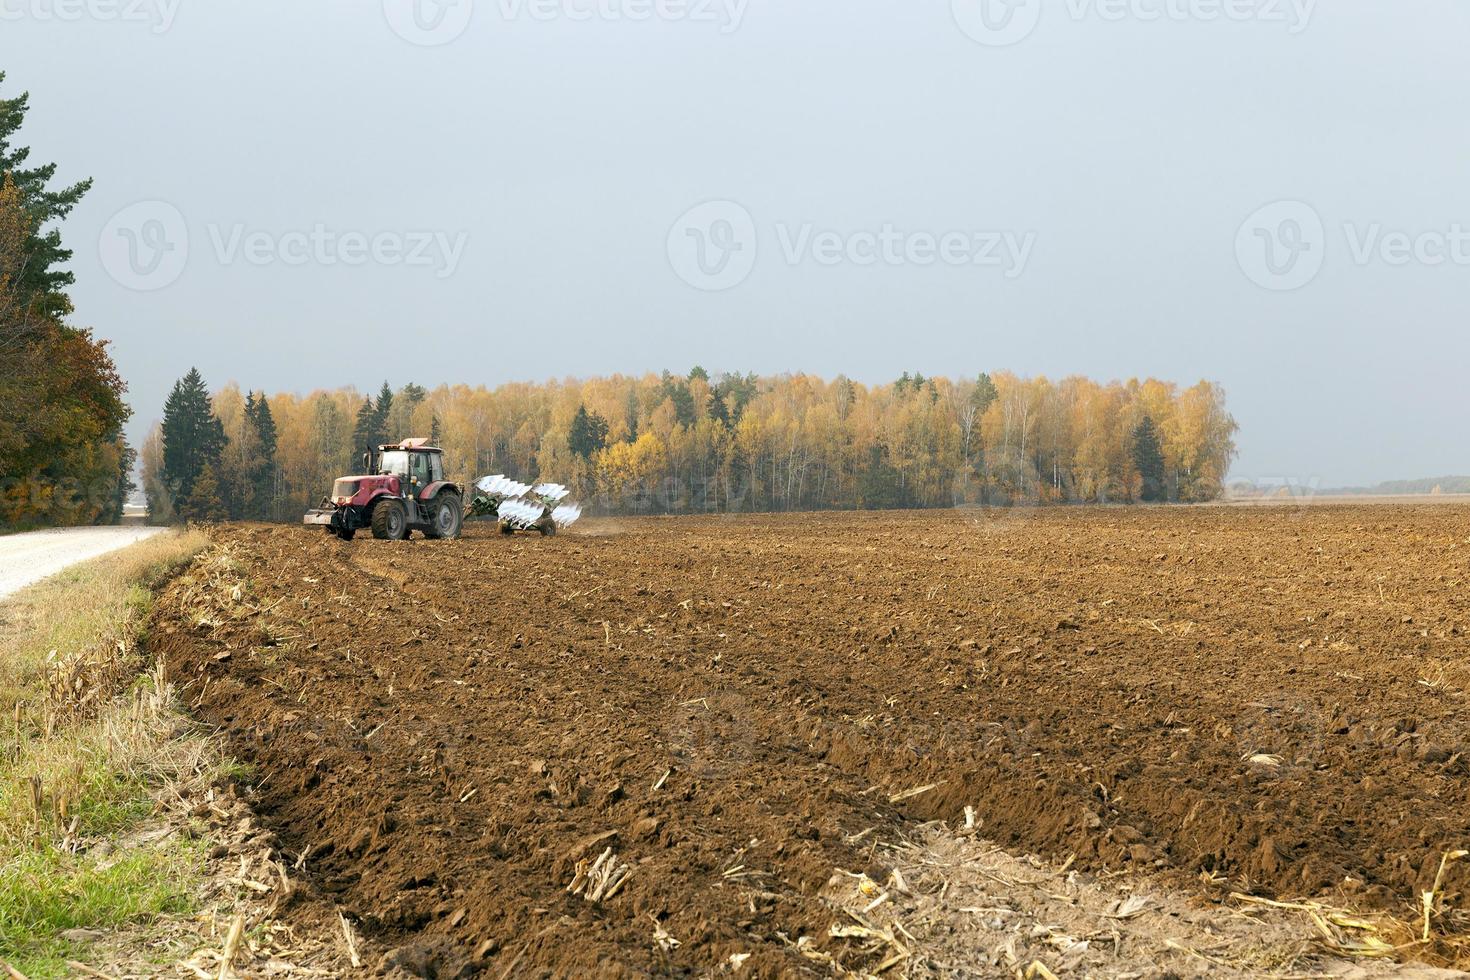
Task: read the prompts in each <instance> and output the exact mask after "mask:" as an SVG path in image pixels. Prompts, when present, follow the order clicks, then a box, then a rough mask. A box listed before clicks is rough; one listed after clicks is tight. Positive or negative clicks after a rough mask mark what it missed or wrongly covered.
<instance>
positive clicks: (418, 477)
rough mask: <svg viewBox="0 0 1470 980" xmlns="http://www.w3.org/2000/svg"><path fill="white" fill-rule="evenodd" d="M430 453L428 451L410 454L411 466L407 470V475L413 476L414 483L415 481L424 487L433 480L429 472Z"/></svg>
mask: <svg viewBox="0 0 1470 980" xmlns="http://www.w3.org/2000/svg"><path fill="white" fill-rule="evenodd" d="M430 455H431V454H430V453H411V454H410V463H411V465H412V467H413V468H412V469H411V470H410V471H409V476H410V477H412V478H413V482H414V483H417V484H418V485H419V486H421V487H426V486H428V485H429V484H430V483H433V482H434V480H433V477H432V476H431V475H430V472H429V457H430Z"/></svg>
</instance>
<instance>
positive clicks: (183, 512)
mask: <svg viewBox="0 0 1470 980" xmlns="http://www.w3.org/2000/svg"><path fill="white" fill-rule="evenodd" d="M179 516H180V517H183V518H184V519H185V520H190V521H223V520H228V519H229V516H230V515H229V511H228V509H227V508H226V507H225V503H224V499H223V488H222V487H221V486H220V481H219V477H218V476H217V475H216V472H215V464H214V463H205V464H204V466H203V468H202V469H200V471H199V476H198V477H197V478H196V479H195V481H194V492H193V493H191V494H190V495H189V497H188V498H187V499H186V500H185V501H184V505H183V507H181V508H180V509H179Z"/></svg>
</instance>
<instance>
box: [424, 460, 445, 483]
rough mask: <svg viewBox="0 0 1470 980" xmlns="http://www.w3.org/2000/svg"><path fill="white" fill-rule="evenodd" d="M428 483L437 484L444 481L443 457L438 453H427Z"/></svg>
mask: <svg viewBox="0 0 1470 980" xmlns="http://www.w3.org/2000/svg"><path fill="white" fill-rule="evenodd" d="M428 456H429V482H431V483H437V482H439V481H440V480H442V479H444V457H443V455H441V454H439V453H429V454H428Z"/></svg>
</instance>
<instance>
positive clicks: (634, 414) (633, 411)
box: [627, 388, 638, 442]
mask: <svg viewBox="0 0 1470 980" xmlns="http://www.w3.org/2000/svg"><path fill="white" fill-rule="evenodd" d="M627 419H628V439H627V441H628V442H637V441H638V392H637V391H634V390H633V389H631V388H630V389H629V390H628V409H627Z"/></svg>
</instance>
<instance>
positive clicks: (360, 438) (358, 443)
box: [352, 398, 383, 456]
mask: <svg viewBox="0 0 1470 980" xmlns="http://www.w3.org/2000/svg"><path fill="white" fill-rule="evenodd" d="M379 429H380V426H379V424H378V411H377V409H376V408H374V407H373V400H372V399H371V398H364V399H363V400H362V407H361V408H359V409H358V410H357V424H356V425H355V427H354V428H353V430H352V455H353V456H356V455H357V454H358V453H362V452H371V451H372V450H374V449H377V448H378V446H380V445H382V442H383V439H382V435H381V433H380V432H379Z"/></svg>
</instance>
